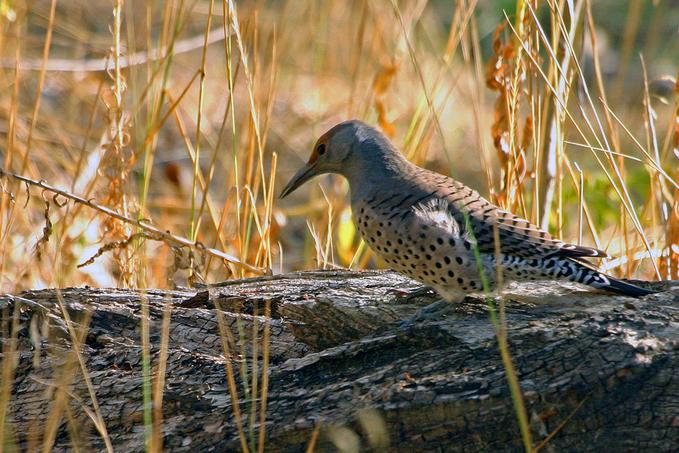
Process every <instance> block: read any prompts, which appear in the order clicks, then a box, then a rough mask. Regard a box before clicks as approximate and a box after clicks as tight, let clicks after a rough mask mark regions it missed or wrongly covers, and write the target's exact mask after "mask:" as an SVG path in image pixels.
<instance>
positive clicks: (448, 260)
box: [443, 256, 450, 264]
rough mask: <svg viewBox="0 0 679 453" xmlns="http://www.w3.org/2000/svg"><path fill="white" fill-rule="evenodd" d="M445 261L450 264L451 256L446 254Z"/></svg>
mask: <svg viewBox="0 0 679 453" xmlns="http://www.w3.org/2000/svg"><path fill="white" fill-rule="evenodd" d="M443 261H445V262H446V264H450V257H449V256H444V257H443Z"/></svg>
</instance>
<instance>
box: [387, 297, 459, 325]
mask: <svg viewBox="0 0 679 453" xmlns="http://www.w3.org/2000/svg"><path fill="white" fill-rule="evenodd" d="M427 289H428V288H427ZM439 293H440V294H441V295H442V296H443V297H442V298H441V299H438V300H437V301H435V302H433V303H431V304H429V305H426V306H424V307H422V308H420V309H419V310H417V311H416V312H415V314H414V315H412V316H411V317H410V318H407V319H404V320H403V321H401V323H400V324H399V327H400V328H402V329H404V328H409V327H412V326H413V325H414V324H415V323H418V322H422V321H438V320H440V319H441V318H443V317H444V316H445V314H446V312H447V311H448V310H450V308H451V307H452V306H453V304H455V303H456V302H460V301H462V300H463V299H464V297H465V295H464V294H463V293H457V292H456V293H454V294H452V293H449V292H443V293H442V292H440V291H439Z"/></svg>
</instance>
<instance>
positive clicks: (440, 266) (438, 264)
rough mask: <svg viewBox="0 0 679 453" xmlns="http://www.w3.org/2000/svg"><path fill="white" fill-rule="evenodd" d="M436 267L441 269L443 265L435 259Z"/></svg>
mask: <svg viewBox="0 0 679 453" xmlns="http://www.w3.org/2000/svg"><path fill="white" fill-rule="evenodd" d="M436 267H437V268H439V269H441V268H442V267H443V265H442V264H441V263H440V262H438V261H437V262H436Z"/></svg>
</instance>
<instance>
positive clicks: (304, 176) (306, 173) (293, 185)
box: [280, 164, 316, 198]
mask: <svg viewBox="0 0 679 453" xmlns="http://www.w3.org/2000/svg"><path fill="white" fill-rule="evenodd" d="M314 176H316V173H315V172H314V167H313V165H309V164H306V165H304V167H302V168H300V169H299V171H298V172H297V173H295V176H293V177H292V179H291V180H290V182H288V184H287V185H286V186H285V187H284V188H283V191H282V192H281V196H280V197H281V198H284V197H287V196H288V195H290V194H291V193H292V192H294V191H295V190H297V188H298V187H299V186H301V185H302V184H304V183H305V182H307V181H308V180H310V179H311V178H313V177H314Z"/></svg>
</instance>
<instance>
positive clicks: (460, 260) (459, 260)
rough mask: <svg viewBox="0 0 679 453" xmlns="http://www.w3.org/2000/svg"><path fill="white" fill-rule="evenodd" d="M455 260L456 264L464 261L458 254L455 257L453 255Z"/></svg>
mask: <svg viewBox="0 0 679 453" xmlns="http://www.w3.org/2000/svg"><path fill="white" fill-rule="evenodd" d="M455 261H456V262H457V264H462V263H463V262H464V261H463V260H462V257H460V256H456V257H455Z"/></svg>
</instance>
